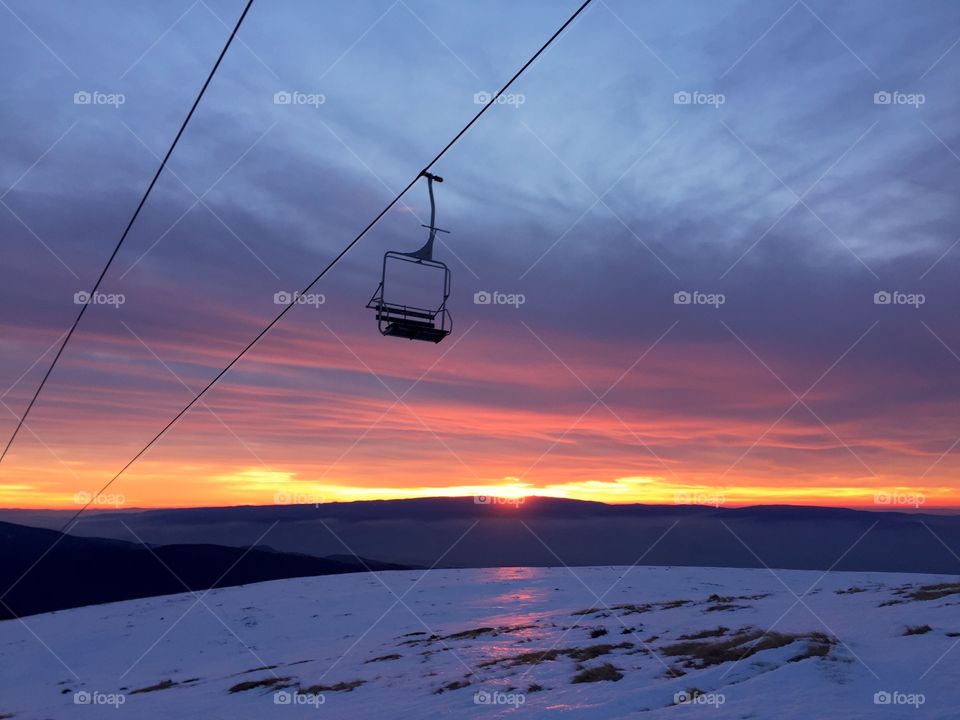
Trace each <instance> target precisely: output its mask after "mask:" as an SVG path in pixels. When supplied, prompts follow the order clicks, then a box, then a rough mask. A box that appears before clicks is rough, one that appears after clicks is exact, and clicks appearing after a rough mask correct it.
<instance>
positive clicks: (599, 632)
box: [590, 628, 607, 640]
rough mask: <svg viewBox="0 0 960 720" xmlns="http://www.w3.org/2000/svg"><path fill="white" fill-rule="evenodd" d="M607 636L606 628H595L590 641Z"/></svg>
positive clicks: (591, 632)
mask: <svg viewBox="0 0 960 720" xmlns="http://www.w3.org/2000/svg"><path fill="white" fill-rule="evenodd" d="M606 634H607V629H606V628H594V629H593V630H591V631H590V639H591V640H596V639H597V638H598V637H603V636H604V635H606Z"/></svg>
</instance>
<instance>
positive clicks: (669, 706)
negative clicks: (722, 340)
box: [0, 567, 960, 720]
mask: <svg viewBox="0 0 960 720" xmlns="http://www.w3.org/2000/svg"><path fill="white" fill-rule="evenodd" d="M574 573H575V574H574ZM944 584H945V585H944ZM934 585H939V586H941V587H939V588H932V589H931V588H927V589H925V590H920V588H922V587H924V586H934ZM794 593H795V594H794ZM805 593H807V594H805ZM798 596H799V599H798ZM198 598H199V599H198ZM958 610H960V585H958V584H957V579H956V578H951V577H941V576H922V575H890V574H879V573H878V574H869V573H831V574H828V575H822V574H821V573H817V572H804V571H777V572H776V573H775V574H774V573H771V572H769V571H766V570H736V569H711V568H648V567H637V568H633V569H632V570H629V571H627V568H623V567H619V568H617V567H599V568H575V569H574V570H573V571H570V570H567V569H563V568H553V569H543V568H503V569H484V570H434V571H428V572H423V571H410V572H385V573H380V574H379V575H377V576H374V575H370V574H356V575H344V576H331V577H318V578H308V579H298V580H282V581H276V582H269V583H261V584H258V585H250V586H245V587H238V588H230V589H224V590H215V591H212V592H210V593H209V594H207V595H206V596H203V595H191V594H184V595H175V596H168V597H162V598H152V599H147V600H136V601H130V602H124V603H115V604H111V605H101V606H96V607H89V608H81V609H77V610H69V611H64V612H58V613H51V614H47V615H38V616H34V617H30V618H27V619H26V622H25V623H21V622H18V621H15V620H13V621H7V622H3V623H0V667H2V669H3V670H2V677H0V717H11V716H12V717H13V718H15V719H16V720H27V719H37V720H39V719H42V718H122V717H125V716H129V717H136V718H146V719H151V718H158V719H159V718H204V720H211V719H213V718H257V719H258V720H259V719H262V718H295V717H313V718H318V717H329V718H417V719H418V720H422V719H423V718H425V717H431V716H439V717H445V718H460V717H479V718H502V717H513V716H516V717H530V718H536V717H541V716H545V715H546V714H547V713H548V712H549V713H550V714H551V716H553V715H558V716H562V717H584V718H619V717H626V716H636V717H650V718H700V717H704V718H716V719H718V720H719V719H720V718H759V719H765V718H815V717H845V718H878V717H879V718H898V717H904V718H920V717H922V718H944V719H946V718H957V717H960V690H958V687H957V681H956V677H957V669H958V667H960V648H955V647H954V646H955V645H957V644H958V643H960V611H958ZM927 627H929V629H927ZM909 628H913V630H912V631H911V630H909ZM907 633H911V634H907ZM700 693H702V694H700ZM877 693H880V694H879V695H877ZM691 697H692V698H694V699H693V700H692V701H691V700H690V698H691ZM5 713H6V714H5Z"/></svg>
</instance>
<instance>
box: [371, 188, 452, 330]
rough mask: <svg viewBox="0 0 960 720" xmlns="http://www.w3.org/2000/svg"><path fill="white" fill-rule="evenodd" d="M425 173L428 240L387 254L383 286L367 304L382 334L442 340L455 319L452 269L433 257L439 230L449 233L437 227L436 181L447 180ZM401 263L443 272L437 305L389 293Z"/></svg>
mask: <svg viewBox="0 0 960 720" xmlns="http://www.w3.org/2000/svg"><path fill="white" fill-rule="evenodd" d="M421 175H422V176H423V177H425V178H426V179H427V190H428V191H429V193H430V224H429V225H422V226H421V227H425V228H427V229H428V230H429V231H430V234H429V236H428V237H427V242H426V243H425V244H424V246H423V247H421V248H420V249H419V250H417V251H415V252H409V253H403V252H397V251H395V250H390V251H389V252H387V253H386V254H384V256H383V269H382V272H381V275H380V285H379V287H377V290H376V292H375V293H374V294H373V297H371V298H370V302H368V303H367V307H368V308H370V309H371V310H374V311H376V315H377V326H378V327H379V329H380V333H381V334H382V335H387V336H390V337H398V338H406V339H408V340H426V341H428V342H432V343H438V342H440V341H441V340H443V339H444V338H445V337H446V336H447V335H449V334H450V331H451V330H453V320H452V319H451V317H450V313H449V312H448V311H447V298H449V297H450V269H449V268H448V267H447V266H446V265H444V264H443V263H442V262H440V261H439V260H434V259H433V241H434V239H435V238H436V236H437V233H438V232H444V233H445V232H448V231H447V230H441V229H440V228H438V227H437V226H436V215H437V207H436V203H435V202H434V199H433V183H434V181H436V182H443V178H442V177H440V176H439V175H433V174H432V173H429V172H427V171H424V172H422V173H421ZM400 262H404V263H413V264H415V265H417V266H420V267H423V268H431V269H434V270H437V271H439V272H442V273H443V297H442V298H441V299H440V303H439V305H438V306H437V307H436V308H423V307H415V306H411V305H408V304H405V303H402V302H399V301H397V299H394V298H393V297H392V296H388V295H387V292H386V288H387V278H388V276H390V275H394V274H395V272H396V270H397V269H398V268H400V267H401V266H399V265H397V263H400ZM388 267H391V268H393V271H391V272H389V273H388V270H387V268H388ZM401 299H402V298H401Z"/></svg>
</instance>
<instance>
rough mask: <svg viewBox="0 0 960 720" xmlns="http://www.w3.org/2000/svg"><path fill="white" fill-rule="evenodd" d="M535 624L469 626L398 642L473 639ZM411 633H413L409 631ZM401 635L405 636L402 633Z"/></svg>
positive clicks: (411, 643)
mask: <svg viewBox="0 0 960 720" xmlns="http://www.w3.org/2000/svg"><path fill="white" fill-rule="evenodd" d="M533 627H536V626H535V625H501V626H500V627H478V628H471V629H469V630H461V631H460V632H455V633H451V634H450V635H429V636H427V637H418V638H415V639H412V640H405V641H404V642H402V643H400V644H401V645H425V644H428V643H433V642H446V641H447V640H474V639H476V638H478V637H483V636H485V635H486V636H490V637H496V636H497V635H504V634H506V633H515V632H519V631H520V630H529V629H531V628H533ZM410 634H411V635H412V634H414V633H410ZM416 634H417V635H426V633H416ZM401 637H406V635H403V636H401Z"/></svg>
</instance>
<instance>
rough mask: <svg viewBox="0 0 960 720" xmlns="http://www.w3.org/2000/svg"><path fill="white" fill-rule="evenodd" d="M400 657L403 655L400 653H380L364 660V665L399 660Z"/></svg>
mask: <svg viewBox="0 0 960 720" xmlns="http://www.w3.org/2000/svg"><path fill="white" fill-rule="evenodd" d="M401 657H403V656H402V655H400V654H399V653H391V654H390V655H381V656H380V657H375V658H370V659H369V660H364V665H366V664H367V663H375V662H386V661H387V660H399V659H400V658H401Z"/></svg>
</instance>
